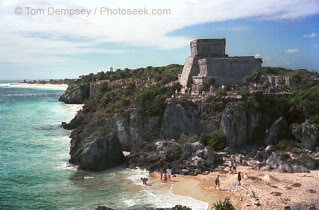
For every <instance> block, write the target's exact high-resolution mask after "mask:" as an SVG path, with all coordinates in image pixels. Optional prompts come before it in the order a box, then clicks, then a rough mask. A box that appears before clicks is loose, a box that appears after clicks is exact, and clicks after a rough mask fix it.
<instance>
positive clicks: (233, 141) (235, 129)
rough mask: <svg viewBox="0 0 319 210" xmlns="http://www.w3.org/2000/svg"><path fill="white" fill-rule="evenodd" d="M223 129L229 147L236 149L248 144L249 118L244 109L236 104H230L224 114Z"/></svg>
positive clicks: (222, 119)
mask: <svg viewBox="0 0 319 210" xmlns="http://www.w3.org/2000/svg"><path fill="white" fill-rule="evenodd" d="M221 128H222V130H223V131H224V134H225V136H226V143H227V145H228V146H231V147H236V146H241V145H244V144H246V141H247V133H246V130H247V129H246V128H247V118H246V112H245V110H244V109H243V107H241V106H240V105H239V104H236V103H228V104H227V106H226V108H225V110H224V112H223V113H222V118H221Z"/></svg>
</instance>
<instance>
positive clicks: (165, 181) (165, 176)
mask: <svg viewBox="0 0 319 210" xmlns="http://www.w3.org/2000/svg"><path fill="white" fill-rule="evenodd" d="M164 183H167V174H166V172H164Z"/></svg>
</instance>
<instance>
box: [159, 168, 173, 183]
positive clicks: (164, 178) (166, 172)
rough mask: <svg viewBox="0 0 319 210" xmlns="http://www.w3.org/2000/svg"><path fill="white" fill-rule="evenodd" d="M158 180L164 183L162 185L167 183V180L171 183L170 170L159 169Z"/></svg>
mask: <svg viewBox="0 0 319 210" xmlns="http://www.w3.org/2000/svg"><path fill="white" fill-rule="evenodd" d="M160 179H161V181H164V183H167V180H169V181H171V179H172V169H171V168H168V169H167V170H163V168H161V169H160Z"/></svg>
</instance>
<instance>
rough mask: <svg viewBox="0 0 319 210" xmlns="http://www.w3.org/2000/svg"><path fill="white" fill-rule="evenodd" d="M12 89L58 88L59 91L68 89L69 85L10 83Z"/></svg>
mask: <svg viewBox="0 0 319 210" xmlns="http://www.w3.org/2000/svg"><path fill="white" fill-rule="evenodd" d="M8 86H10V87H33V88H58V89H67V88H68V85H67V84H61V85H54V84H29V83H10V84H8Z"/></svg>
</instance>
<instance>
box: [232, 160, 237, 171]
mask: <svg viewBox="0 0 319 210" xmlns="http://www.w3.org/2000/svg"><path fill="white" fill-rule="evenodd" d="M236 170H237V163H236V160H235V159H233V172H234V173H237V171H236Z"/></svg>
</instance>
